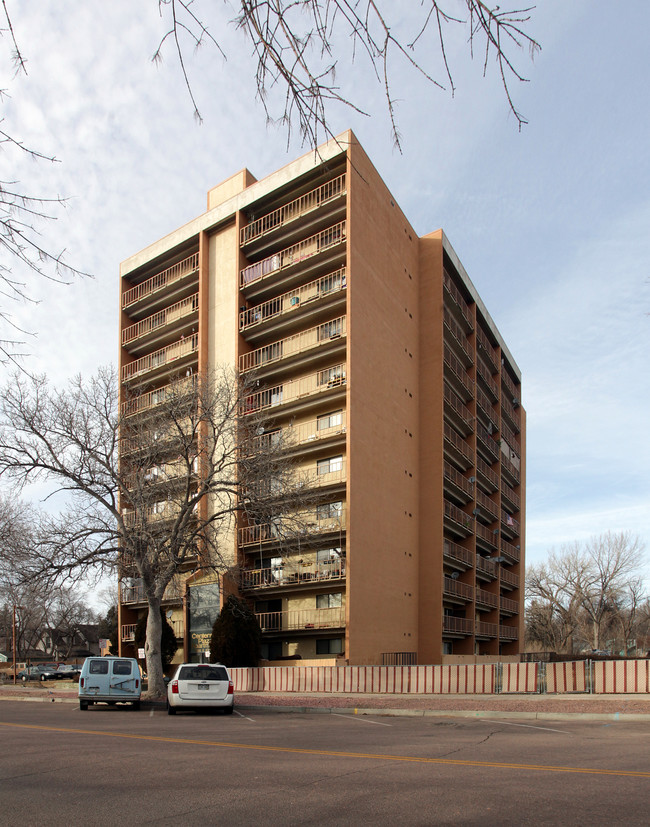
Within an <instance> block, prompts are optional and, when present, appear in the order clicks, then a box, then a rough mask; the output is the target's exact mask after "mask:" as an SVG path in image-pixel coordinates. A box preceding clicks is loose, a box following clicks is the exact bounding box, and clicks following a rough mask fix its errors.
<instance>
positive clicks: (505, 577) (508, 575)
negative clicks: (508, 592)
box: [501, 568, 519, 589]
mask: <svg viewBox="0 0 650 827" xmlns="http://www.w3.org/2000/svg"><path fill="white" fill-rule="evenodd" d="M501 582H502V583H507V584H508V585H509V586H513V587H514V588H515V589H518V588H519V575H518V574H515V573H514V572H512V571H509V570H508V569H504V568H501Z"/></svg>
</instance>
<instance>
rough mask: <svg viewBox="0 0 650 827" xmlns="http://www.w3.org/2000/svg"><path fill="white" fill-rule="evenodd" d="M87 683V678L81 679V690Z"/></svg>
mask: <svg viewBox="0 0 650 827" xmlns="http://www.w3.org/2000/svg"><path fill="white" fill-rule="evenodd" d="M85 682H86V679H85V678H81V679H80V680H79V685H80V686H81V688H82V689H83V688H84V684H85Z"/></svg>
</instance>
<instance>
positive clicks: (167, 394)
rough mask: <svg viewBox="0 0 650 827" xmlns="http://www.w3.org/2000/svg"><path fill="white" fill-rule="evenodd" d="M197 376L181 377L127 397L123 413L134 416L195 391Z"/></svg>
mask: <svg viewBox="0 0 650 827" xmlns="http://www.w3.org/2000/svg"><path fill="white" fill-rule="evenodd" d="M196 379H197V377H196V376H191V377H187V378H184V379H180V380H178V381H177V382H171V383H170V384H168V385H163V387H162V388H156V390H153V391H147V393H141V394H139V395H138V396H134V397H133V398H132V399H127V401H126V402H123V403H122V414H123V415H124V416H132V415H133V414H136V413H142V412H143V411H147V410H150V409H151V408H155V407H156V405H162V404H163V402H166V401H168V400H170V399H174V398H176V397H179V396H181V395H183V394H185V393H193V392H194V390H195V389H196V387H197V383H196Z"/></svg>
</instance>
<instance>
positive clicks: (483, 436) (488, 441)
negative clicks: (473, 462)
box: [476, 422, 499, 461]
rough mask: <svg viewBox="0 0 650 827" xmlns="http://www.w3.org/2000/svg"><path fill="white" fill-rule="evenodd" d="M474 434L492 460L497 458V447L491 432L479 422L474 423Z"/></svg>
mask: <svg viewBox="0 0 650 827" xmlns="http://www.w3.org/2000/svg"><path fill="white" fill-rule="evenodd" d="M476 436H477V437H478V440H479V442H480V443H481V445H482V446H483V447H484V448H485V449H486V451H487V453H488V454H489V455H490V456H491V457H492V460H493V461H496V460H498V459H499V448H498V445H497V442H496V441H495V439H494V437H493V436H492V434H491V433H490V432H489V431H488V430H487V428H484V427H483V426H482V425H481V423H480V422H477V423H476Z"/></svg>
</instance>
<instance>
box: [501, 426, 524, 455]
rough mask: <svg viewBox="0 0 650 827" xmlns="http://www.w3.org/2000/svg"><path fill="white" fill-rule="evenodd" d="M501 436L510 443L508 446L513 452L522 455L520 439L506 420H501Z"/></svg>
mask: <svg viewBox="0 0 650 827" xmlns="http://www.w3.org/2000/svg"><path fill="white" fill-rule="evenodd" d="M501 436H502V437H503V438H504V439H505V441H506V442H507V443H508V448H509V449H510V450H511V451H512V452H513V454H514V455H515V456H516V457H517V458H519V457H520V456H521V448H520V447H519V440H518V438H517V436H516V435H515V432H514V431H513V430H512V429H511V428H509V427H508V425H506V422H505V420H502V421H501Z"/></svg>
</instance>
